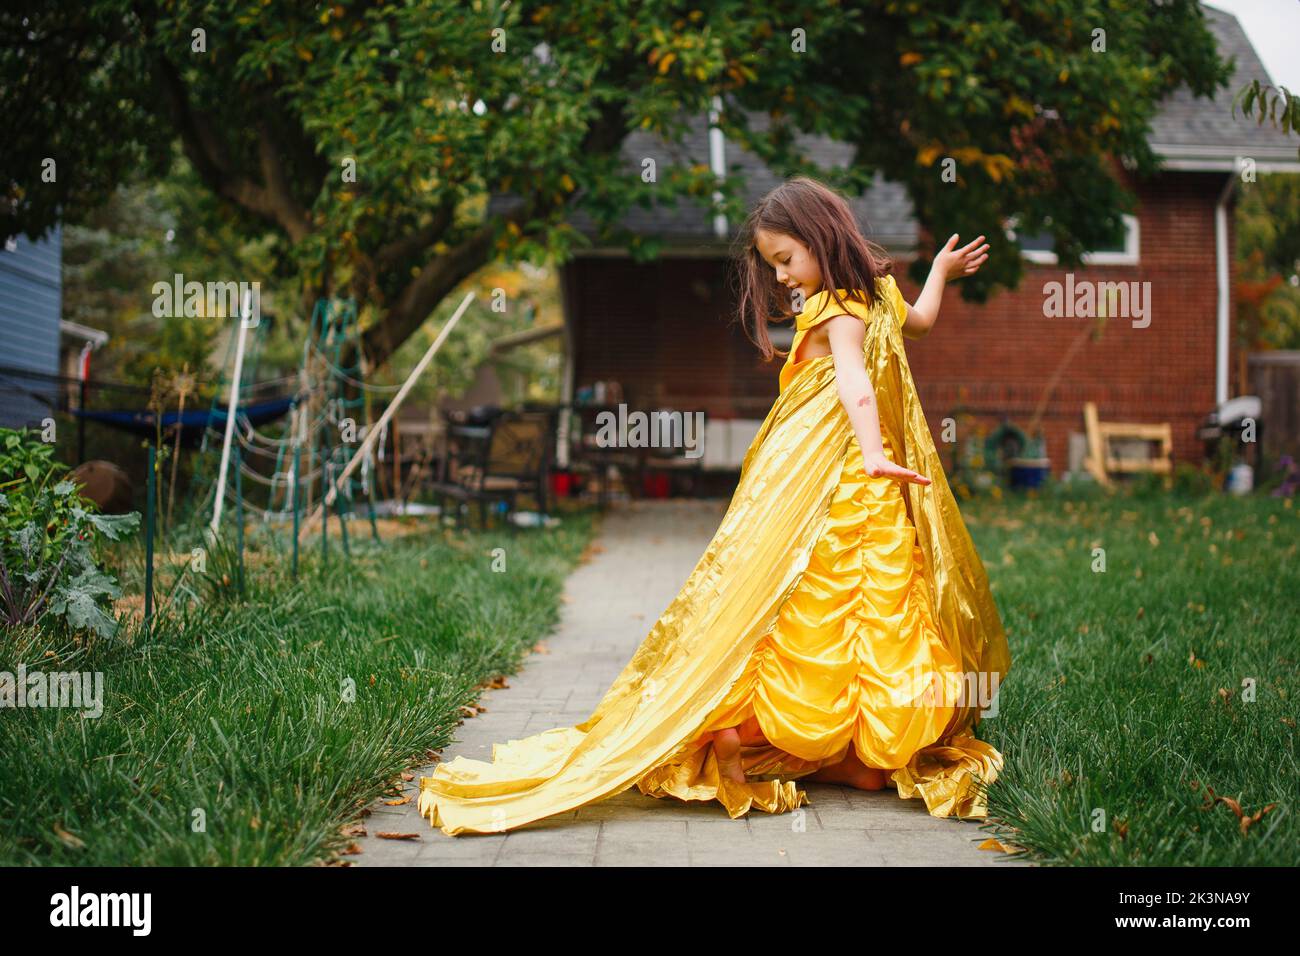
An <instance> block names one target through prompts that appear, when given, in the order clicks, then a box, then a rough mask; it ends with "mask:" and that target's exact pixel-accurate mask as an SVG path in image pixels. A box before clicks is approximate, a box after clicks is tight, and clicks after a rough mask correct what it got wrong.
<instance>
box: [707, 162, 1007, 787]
mask: <svg viewBox="0 0 1300 956" xmlns="http://www.w3.org/2000/svg"><path fill="white" fill-rule="evenodd" d="M801 223H806V224H807V227H806V228H801V227H800V224H801ZM742 237H746V238H748V243H747V250H748V255H747V256H746V258H745V259H744V260H743V261H742V275H741V289H742V291H741V295H740V309H741V313H742V316H744V318H745V319H746V320H747V325H752V326H753V327H754V328H755V329H756V330H757V332H758V335H757V337H756V338H757V344H758V345H759V347H760V348H761V349H762V351H763V354H764V357H765V358H770V356H771V355H772V354H774V350H773V348H772V345H771V340H770V339H769V337H768V335H767V330H766V322H764V321H762V320H763V317H764V315H766V314H770V313H771V312H774V311H776V312H778V315H780V316H782V317H786V316H784V311H783V308H782V307H783V306H784V304H785V301H786V299H787V297H788V298H789V300H790V301H791V302H793V304H794V307H795V308H794V311H795V312H797V313H799V314H798V317H797V319H796V323H795V328H796V332H795V338H794V342H793V343H792V344H791V347H790V352H789V353H788V355H787V361H786V365H785V367H784V368H783V369H782V372H781V380H780V381H781V389H782V391H784V390H785V389H786V388H787V387H788V386H789V384H790V382H791V381H792V379H793V378H794V376H796V375H799V374H801V373H802V372H803V371H804V370H805V369H806V368H807V367H808V365H809V363H810V362H812V361H813V360H815V359H817V358H825V357H828V356H829V357H831V359H832V363H833V365H834V371H835V381H836V394H837V396H838V398H839V401H840V404H841V405H842V407H843V410H844V414H845V415H846V416H847V418H848V420H849V421H850V422H851V424H852V427H853V432H854V434H855V437H856V443H853V444H851V445H850V447H849V449H848V457H847V459H846V461H845V463H844V469H843V472H842V474H841V479H840V490H839V492H838V493H837V495H836V496H835V498H834V500H833V501H832V503H831V507H830V517H831V522H830V527H829V528H828V530H827V531H826V532H824V533H823V539H822V540H821V541H820V542H819V543H818V546H817V547H816V548H815V549H814V551H813V555H812V561H811V562H810V564H809V567H808V570H807V571H805V573H804V577H803V579H802V581H801V582H800V585H799V586H798V587H797V588H796V589H795V592H794V594H793V595H791V597H790V598H789V599H788V600H787V602H786V604H785V605H784V606H783V608H782V610H781V615H780V618H779V619H778V623H777V626H776V628H775V630H774V632H773V634H772V635H771V636H770V637H769V638H768V639H767V641H766V644H765V645H761V646H760V652H759V653H758V654H757V655H755V656H754V657H753V658H751V665H752V666H751V667H750V668H749V669H748V670H747V671H746V674H745V677H744V678H742V680H741V681H740V682H739V683H738V684H737V686H736V688H735V689H734V690H733V693H732V694H731V696H730V698H729V701H733V702H741V701H743V702H744V705H743V706H739V707H738V708H737V709H736V710H734V711H728V710H727V706H726V705H725V704H724V705H723V710H724V712H727V713H731V714H732V715H735V714H738V713H740V712H742V711H743V712H745V713H746V714H747V715H748V716H747V718H746V720H745V721H744V722H743V723H741V724H739V725H738V726H730V727H725V728H723V729H721V730H717V731H715V732H714V735H713V746H714V750H715V753H716V756H717V760H718V765H719V769H720V772H721V774H722V775H723V776H724V777H726V778H727V779H729V780H732V781H735V782H739V783H743V782H744V781H745V770H744V767H743V766H742V763H741V759H740V752H741V748H742V747H743V746H755V747H763V746H775V747H776V748H778V749H779V750H780V751H783V752H785V753H789V754H794V755H796V756H797V757H799V758H802V760H804V761H808V762H810V763H813V764H816V765H817V766H818V769H816V770H815V771H814V772H812V773H811V774H808V776H807V778H806V779H808V780H816V781H822V782H828V783H845V784H848V785H850V786H853V787H857V788H860V789H865V790H879V789H881V788H883V787H884V786H885V785H886V783H887V782H888V777H887V772H890V773H892V771H893V770H895V769H898V768H899V767H902V766H904V765H906V764H907V763H908V761H909V758H911V757H912V755H913V754H914V753H916V752H917V751H919V750H921V749H922V747H923V746H924V745H925V744H929V743H931V742H933V741H934V740H936V739H938V737H939V736H940V735H941V733H942V730H943V727H944V724H945V723H946V722H947V720H948V719H949V718H950V716H951V712H950V711H946V710H944V709H941V708H937V709H933V710H931V711H929V713H928V714H927V713H925V712H920V713H918V712H917V711H916V710H915V709H911V710H909V709H908V708H899V707H896V706H891V705H890V701H889V697H890V694H891V692H892V691H893V690H894V689H895V685H896V683H897V680H898V678H899V677H902V676H905V675H906V672H907V670H908V669H909V668H911V669H916V668H930V669H933V670H934V671H935V677H934V678H933V680H936V681H937V680H941V679H942V677H941V676H940V675H944V672H949V673H952V672H957V671H958V670H959V662H958V661H956V660H955V659H954V658H953V657H952V655H951V654H949V653H948V652H947V650H946V648H945V647H944V643H943V641H942V639H941V638H940V637H939V635H938V633H937V630H936V627H935V624H934V620H933V612H932V610H931V608H930V606H929V596H928V594H927V590H926V587H927V584H926V575H925V567H924V556H923V554H922V551H921V548H920V545H919V544H918V543H917V541H916V531H915V528H914V527H913V526H912V524H911V519H910V518H909V516H908V512H907V507H906V505H905V503H904V500H903V494H902V491H901V489H900V488H899V486H898V485H897V482H899V481H902V482H911V483H914V484H917V485H922V486H925V485H929V484H931V480H930V479H929V478H927V477H925V476H924V475H922V474H920V473H918V472H917V471H915V470H913V469H911V468H908V467H905V466H904V465H902V464H899V463H897V462H896V461H895V460H894V458H895V449H894V448H893V447H892V445H891V441H890V439H889V438H888V437H886V436H885V435H883V434H882V432H881V427H880V419H879V413H878V411H877V405H876V391H875V389H874V388H873V386H872V382H871V377H870V376H869V375H868V373H867V369H866V366H865V364H864V358H863V347H864V341H865V339H866V327H865V325H864V322H865V323H870V322H871V321H873V315H874V314H875V313H876V312H877V311H878V310H882V311H883V313H884V315H885V317H886V319H888V320H897V321H898V322H899V323H901V327H902V332H903V333H904V334H905V335H907V336H909V337H912V338H921V337H923V336H925V335H927V334H928V333H929V331H930V329H931V328H932V327H933V326H934V323H935V320H936V319H937V318H938V312H939V305H940V301H941V299H942V297H943V290H944V285H945V283H946V282H949V281H952V280H954V279H959V278H961V277H962V276H967V275H972V274H973V273H975V272H976V271H977V270H978V269H979V267H980V266H981V265H982V264H983V263H984V261H985V260H986V259H987V258H988V249H989V246H988V244H987V243H984V244H983V245H981V243H983V241H984V237H983V236H979V237H978V238H976V239H975V240H974V241H972V242H970V243H967V244H966V245H965V246H962V247H961V248H957V241H958V236H957V235H956V234H954V235H953V236H952V237H951V238H949V240H948V242H947V243H946V244H945V245H944V247H943V248H942V249H941V250H940V251H939V253H938V255H936V256H935V259H934V262H933V265H932V267H931V269H930V275H929V278H928V279H927V281H926V283H925V287H924V289H923V290H922V292H921V295H920V296H919V297H918V298H917V300H916V304H915V305H909V304H908V303H907V302H906V301H905V300H904V299H903V297H902V295H901V293H900V292H899V289H898V286H897V284H896V283H895V282H894V279H893V277H892V276H889V275H884V274H883V270H884V269H885V267H886V266H887V261H886V260H885V257H884V255H883V251H882V250H880V249H879V248H878V247H876V246H874V245H873V244H872V243H870V242H868V241H867V240H866V239H865V238H864V237H863V236H862V234H861V233H860V231H859V230H858V227H857V223H856V221H855V219H854V217H853V213H852V211H851V210H850V208H849V205H848V203H847V202H845V201H844V200H843V199H842V198H841V197H840V196H838V195H837V194H835V193H834V192H832V191H831V190H829V189H827V188H826V187H825V186H823V185H822V184H820V183H818V182H815V181H813V180H811V179H808V178H804V177H800V178H797V179H794V180H791V181H790V182H788V183H786V184H785V185H783V186H781V187H779V188H777V189H776V190H773V191H772V192H771V193H770V194H769V195H768V196H766V197H765V198H764V199H763V200H762V202H761V203H760V204H759V206H758V207H757V208H756V209H755V210H754V212H753V213H752V214H751V216H750V219H749V221H748V222H747V223H746V225H745V228H744V230H742ZM828 278H829V280H830V281H827V279H828ZM832 289H833V290H834V292H832V291H831V290H832ZM846 289H848V290H853V291H852V292H846ZM800 303H805V304H804V305H803V307H802V309H801V308H799V305H800ZM846 624H847V625H849V626H846ZM849 743H851V744H852V746H848V744H849ZM841 755H842V756H841ZM832 756H834V757H836V758H838V759H830V758H831V757H832ZM794 764H795V761H791V760H785V761H783V762H782V763H781V765H780V766H781V767H782V768H783V769H785V770H786V771H790V770H792V769H794Z"/></svg>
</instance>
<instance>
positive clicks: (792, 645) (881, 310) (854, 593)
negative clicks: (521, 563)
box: [419, 276, 1010, 836]
mask: <svg viewBox="0 0 1300 956" xmlns="http://www.w3.org/2000/svg"><path fill="white" fill-rule="evenodd" d="M879 282H880V286H879V290H880V293H881V298H880V300H879V301H878V303H877V304H876V305H875V306H874V307H870V308H869V307H867V306H865V305H863V304H862V303H858V302H853V301H849V300H847V298H846V292H845V290H839V291H840V293H841V298H842V299H845V301H846V302H847V304H848V311H849V312H850V313H851V314H853V315H857V316H858V317H859V318H861V319H862V320H863V323H864V324H865V326H866V333H867V334H866V341H865V343H864V345H863V358H864V361H865V363H866V368H867V372H868V374H869V376H870V378H871V382H872V385H873V387H874V388H875V392H876V398H877V406H878V408H879V412H880V428H881V437H882V439H883V440H884V446H885V451H886V454H887V455H888V456H889V457H890V458H891V459H892V460H893V461H895V462H897V463H899V464H902V465H906V466H907V467H909V468H912V469H914V470H916V471H919V472H920V473H921V474H923V475H925V476H927V477H928V478H930V479H931V481H932V484H930V485H928V486H922V485H916V484H912V483H906V484H904V483H901V482H899V481H896V480H894V479H890V478H871V477H869V476H868V475H867V474H866V473H865V471H864V470H863V463H862V452H861V449H860V447H859V445H858V441H857V436H856V434H855V433H854V431H853V428H852V425H851V424H850V422H849V419H848V416H847V414H846V413H845V410H844V408H843V406H842V404H841V403H840V399H839V394H838V392H837V390H836V387H835V367H834V359H833V357H832V356H830V355H823V356H817V357H815V358H811V359H806V360H804V361H802V362H794V361H793V359H794V356H795V355H797V354H798V350H799V345H800V343H801V341H802V340H803V338H804V336H805V335H806V333H807V331H808V330H809V329H811V328H813V327H814V326H816V325H818V324H820V323H822V322H825V321H826V320H828V319H830V318H831V317H832V316H835V315H838V314H841V313H842V312H843V311H844V310H843V309H841V308H840V307H838V306H837V305H836V304H835V303H834V302H833V301H832V300H830V297H829V294H828V293H827V292H819V293H817V294H816V295H814V296H812V297H811V298H810V299H809V300H808V301H807V304H806V305H805V308H804V310H803V312H801V313H800V314H799V316H798V317H797V318H796V334H795V338H794V342H793V344H792V345H791V347H790V355H789V357H788V358H787V360H786V364H785V366H784V367H783V368H782V370H781V375H780V394H779V396H778V398H777V400H776V402H775V403H774V404H773V406H772V409H771V411H769V412H768V415H767V417H766V418H765V419H764V421H763V424H762V426H761V427H760V429H759V431H758V434H757V435H756V436H755V438H754V441H753V443H752V444H751V445H750V447H749V450H748V451H747V452H746V455H745V459H744V461H743V463H742V465H741V472H740V480H739V483H738V485H737V487H736V491H735V493H734V495H733V496H732V499H731V503H730V505H729V507H728V509H727V512H726V514H725V515H724V516H723V518H722V522H721V524H720V525H719V527H718V530H717V532H716V534H715V535H714V537H713V540H712V541H710V542H709V545H708V547H707V548H706V549H705V551H704V554H703V556H702V557H701V558H700V560H699V562H698V563H697V564H696V566H695V569H694V570H693V571H692V572H691V575H690V577H689V578H688V579H687V581H686V584H685V585H684V586H683V587H682V589H681V591H680V592H679V593H678V595H677V597H675V598H674V599H673V601H672V603H671V604H669V605H668V608H667V609H666V610H665V611H664V612H663V614H662V615H661V616H660V617H659V620H658V621H656V622H655V624H654V626H653V627H652V628H651V629H650V632H649V634H648V635H647V636H646V638H645V640H644V641H643V642H642V643H641V645H640V647H638V648H637V650H636V652H635V653H634V654H633V655H632V659H631V660H630V661H629V662H628V664H627V665H626V666H625V667H624V669H623V671H622V673H620V674H619V676H618V677H617V678H616V679H615V681H614V683H613V684H612V685H611V686H610V688H609V690H608V691H607V692H606V694H605V696H604V698H603V699H602V700H601V702H600V703H599V704H598V705H597V706H596V709H595V710H594V711H593V712H592V714H591V716H589V717H588V718H587V719H586V720H584V721H583V722H582V723H580V724H577V725H576V726H573V727H557V728H555V729H553V730H547V731H544V732H542V733H539V734H536V735H534V736H531V737H526V738H524V739H522V740H511V741H509V742H507V743H504V744H501V743H498V744H495V745H493V750H492V762H491V763H487V762H484V761H480V760H470V759H468V758H466V757H457V758H455V759H454V760H452V761H449V762H447V763H444V764H439V765H438V766H437V767H435V769H434V772H433V775H432V776H429V777H422V778H421V779H420V800H419V810H420V813H421V814H422V815H423V816H425V817H426V818H427V819H428V820H429V822H430V823H432V824H433V825H434V826H435V827H440V828H441V829H442V831H443V832H444V833H447V834H449V835H453V836H454V835H458V834H461V833H499V832H502V831H505V830H511V829H514V828H516V827H519V826H523V825H524V824H526V823H529V822H532V821H534V820H538V819H541V818H543V817H548V816H551V815H553V814H556V813H562V812H564V811H567V810H572V809H574V808H576V807H579V806H582V805H584V804H588V803H592V802H595V801H597V800H601V799H603V798H605V797H608V796H611V795H613V794H616V793H619V792H622V791H624V790H626V789H628V788H630V787H632V786H633V785H635V786H636V787H637V788H638V789H639V790H640V791H641V792H642V793H645V794H648V795H650V796H654V797H673V798H676V799H681V800H717V801H719V802H720V803H721V804H722V806H723V807H724V808H725V809H726V811H727V813H728V814H729V815H730V816H731V817H733V818H735V817H739V816H741V815H743V814H745V813H747V812H748V811H749V810H750V809H752V808H754V807H758V808H759V809H762V810H765V811H767V812H769V813H783V812H786V811H788V810H793V809H795V808H796V807H798V806H801V805H802V804H805V803H808V802H809V800H808V797H807V794H806V793H805V792H804V791H803V790H801V789H799V787H798V786H797V784H796V783H795V781H796V780H797V778H799V777H802V776H807V775H808V774H810V773H813V772H815V771H816V770H817V769H818V768H820V767H822V766H824V765H827V764H834V763H837V762H839V761H840V760H841V759H843V758H844V756H845V755H846V754H847V753H848V748H849V747H850V746H853V747H855V748H856V749H857V754H858V756H859V759H861V760H862V762H863V763H865V764H866V765H868V766H874V767H883V768H887V769H888V770H889V771H892V772H890V773H889V774H888V776H889V778H890V780H891V781H892V783H893V784H894V785H895V786H896V787H897V791H898V795H899V796H900V797H903V798H908V797H918V796H919V797H920V798H921V799H922V800H923V801H924V802H925V806H926V808H927V810H928V811H929V812H930V813H931V814H933V815H935V816H945V817H946V816H955V817H962V818H982V817H984V816H986V815H987V802H986V794H985V789H986V787H987V784H989V783H992V782H993V780H994V779H996V777H997V773H998V771H999V770H1000V769H1001V767H1002V756H1001V754H999V753H998V752H997V750H995V749H994V748H993V747H991V746H990V745H989V744H987V743H985V742H983V741H981V740H979V739H977V738H976V737H975V736H974V735H973V732H972V731H973V728H974V727H975V726H976V725H977V724H978V720H979V717H980V712H981V710H982V709H984V708H988V707H989V706H990V705H991V704H994V705H995V703H996V694H997V689H998V686H999V684H1000V682H1001V680H1002V678H1003V677H1004V676H1005V674H1006V672H1007V670H1008V668H1009V667H1010V655H1009V652H1008V649H1007V641H1006V634H1005V632H1004V631H1003V628H1002V622H1001V620H1000V618H999V616H998V612H997V608H996V606H995V604H994V602H993V598H992V595H991V594H990V592H989V588H988V579H987V576H986V574H985V571H984V566H983V564H982V563H981V562H980V559H979V556H978V554H976V551H975V547H974V544H973V543H972V541H971V539H970V535H969V533H968V532H967V530H966V527H965V525H964V524H963V523H962V520H961V516H960V514H959V513H958V510H957V505H956V502H955V500H954V499H953V496H952V493H951V491H950V490H949V488H948V483H947V481H946V479H945V477H944V473H943V466H942V464H941V463H940V460H939V455H938V452H937V451H936V449H935V446H934V441H933V439H932V437H931V435H930V429H929V426H928V425H927V424H926V421H925V416H924V414H923V413H922V410H921V404H920V401H919V400H918V398H917V394H916V387H915V384H914V383H913V381H912V376H911V371H910V369H909V368H908V365H907V356H906V353H905V351H904V348H903V340H902V331H901V326H902V320H903V318H904V316H905V314H906V312H905V308H906V307H905V304H904V302H903V298H902V293H901V292H900V291H899V289H898V286H897V284H896V283H895V282H894V279H893V277H892V276H886V277H884V278H882V279H880V280H879ZM827 306H829V307H827ZM750 716H753V717H755V718H756V719H757V721H758V724H759V726H760V728H761V729H762V732H763V735H764V737H766V739H767V741H768V743H767V744H766V745H763V746H758V747H743V748H742V750H741V764H742V766H743V768H744V770H745V774H746V778H747V779H746V782H745V783H743V784H740V783H736V782H733V781H731V780H728V779H727V778H725V777H723V776H722V774H721V773H720V772H719V768H718V763H717V759H716V756H715V755H714V753H713V747H712V733H713V731H715V730H718V729H720V728H723V727H732V726H736V725H738V724H740V723H743V722H744V721H745V720H746V719H747V718H749V717H750Z"/></svg>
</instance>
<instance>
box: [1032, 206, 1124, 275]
mask: <svg viewBox="0 0 1300 956" xmlns="http://www.w3.org/2000/svg"><path fill="white" fill-rule="evenodd" d="M1122 215H1123V219H1124V249H1123V251H1120V252H1116V251H1107V252H1085V253H1084V254H1083V256H1082V257H1081V259H1082V262H1083V264H1084V265H1087V266H1135V265H1137V264H1138V262H1140V261H1141V249H1142V227H1141V224H1140V223H1139V222H1138V218H1137V216H1130V215H1129V214H1128V213H1123V214H1122ZM1007 237H1008V238H1009V239H1015V237H1016V230H1015V220H1014V219H1012V220H1010V221H1008V223H1007ZM1020 256H1021V258H1023V259H1026V260H1028V261H1029V262H1037V263H1039V264H1041V265H1048V266H1054V265H1056V264H1057V262H1058V259H1057V256H1056V253H1055V252H1049V251H1048V250H1046V249H1021V250H1020Z"/></svg>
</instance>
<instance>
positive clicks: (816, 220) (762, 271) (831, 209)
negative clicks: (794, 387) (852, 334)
mask: <svg viewBox="0 0 1300 956" xmlns="http://www.w3.org/2000/svg"><path fill="white" fill-rule="evenodd" d="M760 229H762V230H764V231H766V232H775V233H781V234H782V235H786V236H791V237H792V238H794V239H797V240H799V241H800V242H802V243H803V244H804V245H805V246H807V247H808V250H809V252H811V253H812V256H813V258H814V259H816V261H817V268H818V270H819V271H820V272H821V275H822V289H825V290H829V291H830V297H831V299H833V300H834V301H835V302H836V303H837V304H838V305H839V306H840V307H841V308H842V309H844V311H846V312H847V311H848V309H847V307H846V306H845V304H844V300H843V299H841V298H840V294H839V291H838V290H840V289H848V290H850V291H849V298H850V299H851V300H853V301H856V302H862V303H864V304H866V305H867V306H872V305H875V303H876V302H877V301H878V300H879V298H880V294H879V292H878V291H877V289H876V279H877V278H878V277H880V276H882V275H884V274H885V273H886V272H888V271H889V268H890V266H891V265H892V263H891V262H890V259H889V255H888V253H886V252H885V250H884V249H883V248H882V247H881V246H879V245H877V244H876V243H874V242H872V241H871V240H869V239H867V238H866V237H865V236H864V235H862V230H861V229H860V228H859V227H858V221H857V219H856V218H855V217H854V215H853V210H852V209H850V208H849V204H848V201H847V200H846V199H845V198H844V197H843V196H842V195H840V194H839V193H838V192H836V191H835V190H833V189H831V188H830V187H828V186H826V185H825V184H823V183H820V182H818V181H817V180H815V179H812V178H810V177H807V176H796V177H795V178H793V179H789V180H787V181H786V182H784V183H782V184H781V185H780V186H777V187H776V188H775V189H773V190H772V191H771V192H769V193H768V194H767V195H766V196H764V197H763V198H762V199H760V200H759V201H758V205H757V206H755V207H754V211H753V212H751V213H750V214H749V217H748V218H747V219H746V220H745V222H744V224H743V225H742V226H741V227H740V235H739V236H738V237H737V247H738V249H739V252H738V254H737V255H736V256H735V257H734V263H735V273H736V278H737V282H738V285H739V293H738V305H737V313H738V318H739V321H740V322H741V324H742V326H743V327H744V329H745V334H746V335H747V336H749V339H750V341H752V342H753V343H754V344H755V345H757V346H758V348H759V351H760V352H762V354H763V361H765V362H769V361H771V360H772V356H774V355H779V356H781V357H782V358H785V357H786V355H787V354H788V353H786V352H782V351H780V350H779V349H777V348H776V347H775V346H774V345H772V339H771V337H770V336H769V335H768V334H767V326H768V324H769V323H771V322H784V321H788V320H790V319H792V318H794V316H795V314H796V313H795V312H794V310H793V308H792V306H791V302H790V290H789V289H787V288H786V287H785V286H783V285H780V284H779V283H778V282H777V281H776V270H775V269H773V268H772V267H771V266H770V265H768V264H767V262H766V261H765V260H764V259H763V256H762V254H761V253H760V252H759V251H758V244H757V242H756V239H757V233H758V230H760ZM819 291H820V290H819Z"/></svg>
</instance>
